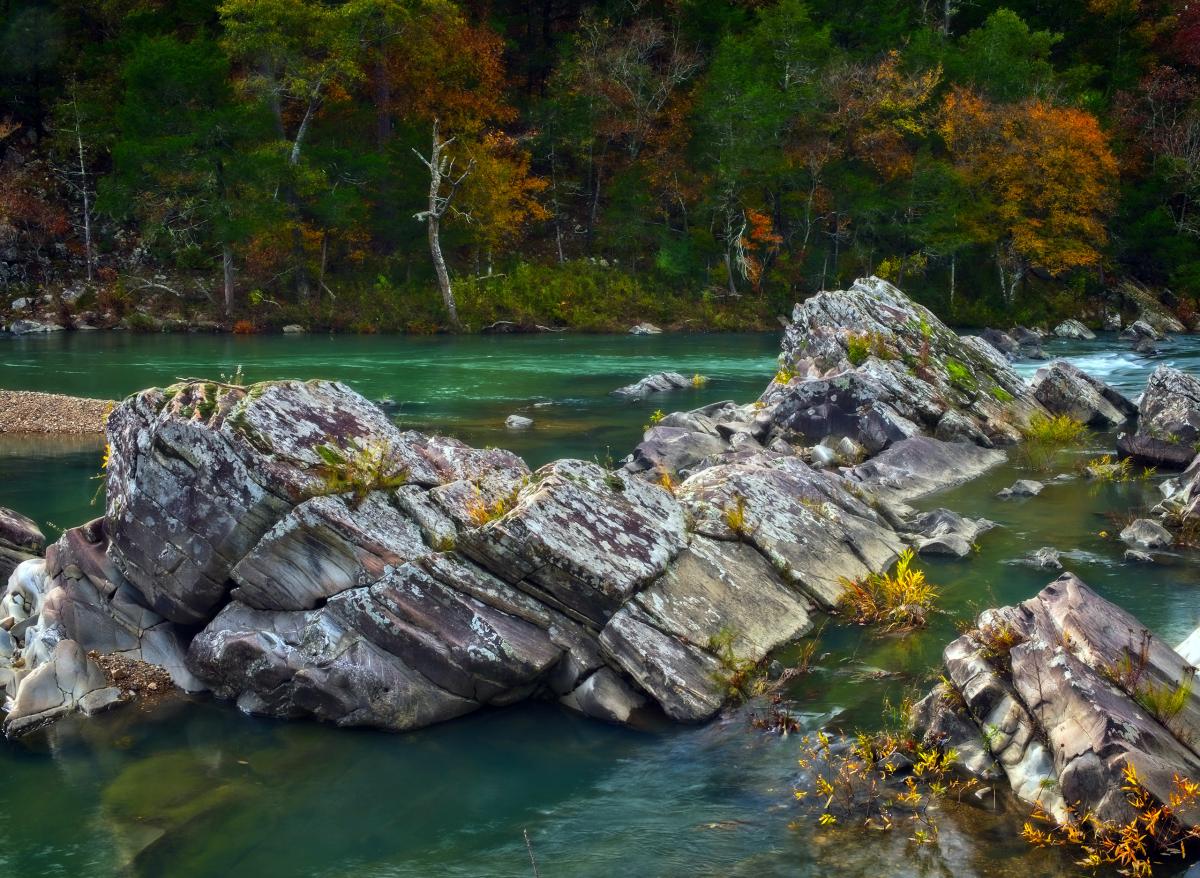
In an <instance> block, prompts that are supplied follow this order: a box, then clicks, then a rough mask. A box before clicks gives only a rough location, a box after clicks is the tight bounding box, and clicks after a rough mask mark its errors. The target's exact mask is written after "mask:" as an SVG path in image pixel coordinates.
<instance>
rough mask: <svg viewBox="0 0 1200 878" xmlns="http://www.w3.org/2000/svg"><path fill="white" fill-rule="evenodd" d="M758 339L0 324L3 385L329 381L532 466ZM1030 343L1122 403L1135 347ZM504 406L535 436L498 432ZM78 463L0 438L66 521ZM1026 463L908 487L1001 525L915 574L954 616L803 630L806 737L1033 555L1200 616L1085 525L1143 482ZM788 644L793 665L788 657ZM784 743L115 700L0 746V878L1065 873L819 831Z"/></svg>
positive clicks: (926, 677) (913, 665) (1056, 861)
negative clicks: (1111, 480)
mask: <svg viewBox="0 0 1200 878" xmlns="http://www.w3.org/2000/svg"><path fill="white" fill-rule="evenodd" d="M776 345H777V339H776V338H775V337H774V336H687V337H680V336H676V337H667V338H652V339H636V338H612V337H580V336H571V337H563V336H556V337H532V338H498V339H454V340H440V339H439V340H411V339H393V338H368V339H355V338H337V339H326V338H302V339H281V338H274V339H248V340H247V339H227V338H203V337H196V336H191V337H179V336H164V337H161V338H160V337H157V336H155V337H146V336H128V335H118V334H95V335H90V336H88V335H75V336H64V337H60V338H52V339H34V340H24V339H20V340H11V339H3V340H0V386H4V387H26V388H36V389H46V390H55V391H61V392H69V393H86V394H89V395H97V396H117V395H122V394H125V393H128V392H130V391H132V390H135V389H137V388H140V387H142V386H145V385H148V384H164V383H168V382H170V381H172V380H173V379H174V378H176V377H180V376H190V375H194V374H197V373H199V374H204V375H212V374H214V373H215V372H221V371H230V370H231V369H232V367H233V366H234V365H236V364H238V363H241V364H242V365H243V366H244V367H245V369H246V373H247V376H248V377H249V378H250V379H252V380H253V379H258V378H268V377H270V378H274V377H313V376H320V377H333V378H339V379H342V380H346V381H348V382H349V383H350V384H351V385H352V386H354V387H355V388H357V389H359V390H360V391H362V392H363V393H365V394H367V395H368V396H371V397H375V398H377V397H380V396H384V395H390V396H391V397H393V398H394V399H395V400H396V401H397V403H398V404H399V405H400V407H401V408H400V419H401V421H402V422H403V423H406V424H411V425H414V426H421V427H423V428H429V429H439V430H442V431H445V432H449V433H452V434H455V435H459V436H461V437H463V438H464V439H467V440H468V441H471V442H474V443H477V444H494V445H506V446H509V447H513V448H514V449H516V450H518V451H520V452H521V453H523V454H525V455H526V456H527V457H528V458H529V460H530V462H531V463H532V464H534V465H537V464H539V463H542V462H545V461H546V460H549V459H552V458H554V457H558V456H562V455H574V456H580V457H585V458H592V457H600V458H603V457H604V456H605V455H606V454H607V453H608V452H607V449H609V448H611V453H612V456H613V457H620V456H621V455H623V454H624V453H625V452H626V451H627V450H628V449H629V448H630V447H631V446H632V444H633V443H634V442H635V441H636V438H637V436H638V434H639V432H640V428H641V425H642V424H644V423H645V422H646V421H647V420H648V418H649V414H650V413H651V412H652V411H653V410H654V409H655V408H662V409H664V410H667V411H670V410H673V409H679V408H684V407H692V406H695V405H699V404H702V403H704V402H708V401H713V400H716V399H723V398H735V399H738V400H749V399H752V398H754V397H755V396H757V394H758V393H759V391H760V390H761V389H762V387H763V386H764V385H765V383H766V381H768V380H769V378H770V376H771V373H772V371H773V368H774V357H775V353H776ZM1047 347H1048V351H1049V352H1050V353H1051V354H1052V355H1054V356H1067V357H1069V358H1070V359H1072V360H1073V361H1074V362H1076V363H1077V364H1079V365H1080V366H1082V367H1083V368H1085V369H1087V370H1088V371H1090V372H1092V373H1093V374H1095V375H1097V376H1098V377H1101V378H1104V379H1105V380H1107V381H1109V382H1111V383H1113V384H1115V385H1117V386H1118V387H1120V388H1121V389H1122V390H1124V391H1125V392H1127V393H1129V394H1131V395H1135V394H1136V393H1138V392H1139V391H1140V390H1141V388H1142V386H1144V383H1145V379H1146V377H1147V375H1148V374H1149V370H1150V369H1151V368H1153V366H1154V365H1155V361H1146V360H1141V359H1139V358H1135V357H1133V356H1132V355H1130V354H1129V353H1128V352H1127V351H1125V350H1124V349H1123V346H1119V345H1117V344H1116V343H1115V341H1114V340H1113V339H1102V340H1100V341H1098V342H1094V343H1088V342H1069V343H1068V342H1053V343H1051V344H1049V345H1048V346H1047ZM1159 361H1166V362H1172V363H1175V364H1176V365H1178V366H1180V367H1181V368H1186V369H1189V370H1192V371H1197V372H1200V344H1197V343H1196V342H1195V341H1193V340H1191V339H1185V340H1180V341H1177V342H1173V343H1172V344H1171V345H1168V346H1164V348H1163V356H1162V358H1161V359H1160V360H1159ZM664 368H673V369H676V370H678V371H681V372H685V373H687V374H691V373H693V372H701V373H704V374H706V375H708V376H709V377H710V379H711V380H710V383H709V385H708V386H707V387H706V388H704V389H703V390H698V391H692V390H689V391H684V392H681V393H678V394H673V395H666V396H663V397H660V398H658V399H652V400H650V401H648V402H646V403H639V404H633V405H630V404H627V403H623V402H619V401H618V400H615V399H613V398H611V397H609V396H608V391H609V390H611V389H612V388H613V387H616V386H618V385H620V384H623V383H626V382H627V381H630V380H634V379H636V378H638V377H641V376H642V375H644V374H646V373H648V372H651V371H656V370H658V369H664ZM1020 368H1021V369H1022V370H1023V371H1025V372H1026V373H1031V372H1032V371H1033V369H1034V368H1036V364H1022V365H1021V366H1020ZM538 403H549V404H548V405H545V404H543V405H541V406H538ZM514 411H522V412H524V413H531V416H532V417H534V418H535V420H537V422H538V426H537V427H536V428H535V429H534V430H533V431H531V432H530V433H528V434H508V433H506V432H505V431H504V430H503V427H502V426H501V425H502V422H503V419H504V417H505V416H506V415H507V414H510V413H512V412H514ZM1111 446H1112V437H1111V436H1098V437H1095V438H1094V440H1093V442H1092V443H1091V447H1090V448H1088V449H1084V450H1082V451H1080V452H1079V453H1077V454H1071V455H1065V456H1064V457H1063V459H1062V460H1060V461H1058V465H1057V467H1056V468H1055V469H1054V470H1053V471H1052V472H1051V473H1050V474H1049V475H1054V474H1056V473H1068V474H1069V473H1071V472H1072V471H1073V469H1074V465H1075V463H1076V462H1077V461H1078V460H1079V459H1082V458H1084V457H1086V456H1087V455H1089V454H1096V453H1100V452H1102V451H1105V450H1109V449H1111ZM97 468H98V456H97V449H96V447H95V443H93V442H91V441H90V440H89V441H84V442H79V441H76V440H70V441H63V442H54V441H46V440H45V439H37V440H35V441H30V440H16V439H11V438H9V439H3V440H0V505H7V506H12V507H14V508H18V509H22V510H24V511H26V512H27V513H30V514H33V515H35V516H36V517H38V518H39V519H40V520H42V521H44V522H47V521H48V522H53V523H56V524H60V525H62V526H70V525H73V524H76V523H78V522H80V521H83V520H84V519H86V518H88V517H91V516H93V515H94V514H95V511H96V510H95V508H93V507H91V506H90V505H89V501H90V499H91V498H92V496H93V494H94V493H95V489H96V486H97V484H98V483H97V482H95V481H92V480H91V478H90V477H91V476H92V475H94V474H95V471H96V469H97ZM1027 475H1029V473H1028V472H1027V471H1026V470H1024V469H1023V468H1022V466H1021V463H1020V461H1019V460H1014V461H1013V462H1011V463H1010V464H1008V465H1006V466H1004V467H1001V468H999V469H998V470H996V471H994V472H992V473H989V474H988V475H987V476H985V477H984V478H982V479H979V480H977V481H975V482H972V483H970V484H968V485H965V486H962V487H959V488H956V489H953V490H951V491H948V492H944V493H943V494H942V495H940V496H935V497H932V498H928V499H927V500H926V501H924V502H923V504H922V505H924V506H937V505H945V506H949V507H951V508H954V509H956V510H958V511H960V512H963V513H967V514H972V515H985V516H987V517H988V518H991V519H992V520H994V521H996V522H997V523H998V524H999V525H1000V527H999V528H997V529H996V530H994V531H992V532H991V533H989V534H987V535H985V536H984V537H982V538H981V540H980V551H979V552H978V554H977V555H976V556H974V557H973V558H971V559H968V560H966V561H949V560H940V561H930V562H928V563H926V564H925V566H926V568H927V570H928V572H929V575H930V578H931V579H932V580H933V581H935V582H936V583H937V584H939V585H940V586H941V588H942V592H943V601H942V605H943V607H944V609H945V610H946V613H945V614H944V615H940V616H937V617H936V618H935V620H934V622H933V624H932V625H931V627H930V629H929V630H928V631H926V632H922V633H919V634H916V635H912V636H908V637H904V638H900V637H895V638H877V637H874V636H872V635H870V634H868V633H864V632H863V631H861V630H859V629H851V628H843V627H838V626H834V625H829V626H826V627H825V628H824V630H822V631H821V632H820V634H819V640H820V645H819V648H818V654H819V655H822V656H823V657H822V658H821V659H820V660H819V661H818V662H817V663H816V668H815V669H814V671H813V672H812V673H810V674H808V675H805V676H802V677H799V678H797V679H796V680H795V681H794V682H793V684H792V685H791V688H790V690H789V692H788V695H789V702H788V703H789V706H790V709H792V710H794V711H795V712H796V713H797V715H798V716H800V718H801V719H802V722H803V724H804V725H805V727H806V728H817V727H826V728H838V727H843V728H853V727H856V726H865V727H871V726H874V725H877V724H878V722H879V717H880V707H881V704H882V703H883V701H884V700H885V699H891V700H892V701H898V700H899V699H900V698H901V697H902V696H903V695H904V694H905V692H906V691H910V690H913V689H915V688H926V687H928V685H929V683H930V672H931V671H932V669H933V668H934V666H935V665H936V663H937V661H938V656H939V653H940V651H941V648H942V646H943V645H944V644H945V643H946V642H947V641H948V640H949V639H950V638H952V637H953V636H954V630H955V627H954V626H955V622H956V620H959V619H965V618H967V617H969V616H970V615H971V614H972V613H973V612H974V611H975V610H977V609H979V608H982V607H984V606H987V605H991V604H995V603H999V602H1013V601H1017V600H1022V599H1024V598H1026V597H1029V596H1030V595H1032V594H1033V593H1035V592H1036V591H1037V590H1038V589H1039V588H1040V587H1041V586H1042V585H1044V584H1045V583H1046V582H1047V581H1048V580H1049V579H1050V578H1052V577H1051V575H1050V574H1048V573H1046V572H1044V571H1038V570H1034V569H1033V568H1031V567H1029V566H1027V565H1025V564H1022V563H1020V559H1021V558H1022V557H1023V556H1025V555H1026V554H1027V553H1028V552H1030V551H1032V550H1034V549H1036V548H1038V547H1040V546H1045V545H1049V546H1054V547H1056V548H1058V549H1060V550H1062V551H1064V552H1066V553H1067V554H1066V555H1065V556H1064V563H1065V564H1066V566H1067V568H1068V569H1070V570H1072V571H1074V572H1076V573H1078V574H1079V575H1080V576H1082V577H1083V578H1084V579H1085V580H1086V581H1087V582H1089V583H1090V584H1091V585H1092V586H1093V587H1095V588H1097V589H1098V590H1099V591H1100V592H1101V593H1103V594H1104V595H1106V596H1107V597H1109V598H1111V599H1113V600H1115V601H1117V602H1118V603H1120V604H1121V605H1122V606H1125V607H1127V608H1128V609H1130V610H1131V611H1133V612H1134V613H1135V614H1137V615H1138V616H1139V617H1140V618H1141V619H1142V620H1143V621H1145V622H1146V623H1147V624H1148V625H1150V626H1151V627H1152V628H1154V629H1155V630H1156V631H1157V632H1158V633H1160V634H1161V635H1163V636H1164V637H1166V638H1167V639H1168V640H1170V641H1172V642H1174V641H1176V640H1178V639H1180V638H1182V637H1183V635H1185V634H1186V633H1187V632H1188V631H1190V630H1191V629H1192V628H1193V627H1194V626H1195V625H1196V624H1197V623H1198V622H1200V576H1197V573H1196V569H1197V568H1196V566H1195V563H1194V559H1193V558H1191V557H1188V556H1185V555H1183V554H1178V555H1173V556H1168V557H1167V558H1166V563H1164V564H1163V565H1160V566H1156V567H1152V568H1146V567H1131V566H1128V565H1126V564H1124V563H1123V562H1122V560H1121V556H1122V548H1123V547H1121V546H1120V545H1118V544H1116V543H1114V542H1113V541H1111V540H1109V539H1105V538H1103V537H1102V536H1101V535H1100V534H1101V532H1102V531H1105V530H1110V529H1111V528H1112V522H1113V516H1120V515H1124V514H1128V513H1129V512H1130V511H1133V510H1137V509H1139V508H1141V507H1144V506H1148V505H1150V504H1152V503H1153V502H1155V501H1156V499H1157V487H1156V485H1155V484H1153V483H1132V484H1127V485H1117V486H1113V485H1108V486H1101V487H1100V488H1097V487H1096V486H1094V485H1091V484H1088V483H1086V482H1084V481H1082V480H1079V479H1071V480H1068V481H1063V482H1058V483H1054V484H1051V485H1049V486H1048V487H1047V488H1046V490H1045V491H1044V492H1043V493H1042V495H1041V496H1039V497H1036V498H1029V499H1020V500H1013V501H1000V500H997V499H995V498H994V496H993V495H994V493H995V491H997V490H998V489H999V488H1001V487H1004V486H1006V485H1008V484H1010V483H1011V482H1012V481H1013V480H1015V479H1016V478H1019V477H1022V476H1027ZM792 652H793V653H794V648H793V650H792ZM781 658H782V660H783V661H784V662H785V664H786V663H787V659H788V658H789V652H788V651H785V652H784V654H783V655H782V656H781ZM755 707H756V705H751V706H750V709H751V710H753V709H754V708H755ZM798 749H799V742H798V740H797V737H796V736H792V737H791V738H782V739H781V738H778V737H775V736H770V735H765V734H763V733H760V732H757V731H754V730H752V729H751V728H750V726H749V722H748V713H747V711H746V710H743V711H739V712H734V713H733V714H731V715H730V716H729V717H727V718H725V719H723V720H721V721H718V722H716V723H713V724H710V725H708V726H705V727H701V728H676V729H669V730H664V731H658V732H634V731H629V730H625V729H618V728H612V727H608V726H604V725H601V724H599V723H595V722H591V721H588V720H584V719H580V718H577V717H575V716H572V715H569V714H567V713H565V712H563V711H561V710H559V709H557V708H556V707H554V706H552V705H545V704H538V705H527V706H519V707H515V708H511V709H508V710H504V711H494V712H485V713H481V714H478V715H475V716H472V717H467V718H465V719H463V720H459V721H455V722H452V723H448V724H445V725H442V726H438V727H435V728H432V729H427V730H424V731H421V732H417V733H412V734H406V735H389V734H382V733H377V732H369V731H344V730H334V729H330V728H326V727H322V726H319V725H316V724H311V723H279V722H271V721H266V720H259V719H253V718H250V717H244V716H241V715H239V714H238V713H237V712H235V711H234V710H232V709H229V708H227V707H225V706H224V705H221V704H217V703H212V702H199V703H190V702H183V703H177V704H168V705H165V706H162V707H160V708H158V709H157V710H156V711H154V712H153V713H151V714H144V713H141V712H139V711H138V710H136V709H127V710H124V711H117V712H115V713H112V714H110V715H107V716H105V717H101V718H99V719H97V720H93V721H89V722H87V723H82V722H71V723H61V724H59V725H58V726H57V727H55V728H54V729H53V730H52V732H51V733H50V734H49V735H48V736H47V737H45V738H43V739H40V740H36V741H32V742H28V743H21V744H0V777H3V778H4V782H3V783H2V784H0V816H3V817H4V818H5V819H4V826H5V832H4V843H3V844H0V874H3V875H25V874H40V875H72V876H74V875H87V876H110V875H114V876H115V875H126V874H133V875H140V876H150V875H155V876H158V875H161V876H227V875H257V876H263V878H267V876H275V875H280V876H285V875H312V876H330V878H333V876H338V878H342V876H345V878H349V876H355V878H358V876H379V878H383V876H406V878H407V876H413V878H416V876H434V875H454V876H475V875H489V876H490V875H499V876H530V875H532V874H533V869H532V867H531V865H530V862H529V853H528V851H527V849H526V845H525V841H524V838H523V835H522V833H523V831H526V830H527V831H528V833H529V837H530V839H531V843H532V846H533V849H534V854H535V856H536V858H537V861H538V867H539V870H540V874H541V875H542V876H546V878H551V876H612V875H618V874H623V875H629V876H643V875H645V876H676V875H703V876H725V875H731V876H785V875H787V876H797V875H799V876H825V875H839V876H840V875H846V876H863V878H891V876H896V878H900V876H909V875H923V876H993V875H994V876H1001V875H1011V874H1014V873H1017V874H1021V875H1022V876H1028V878H1040V876H1047V878H1049V876H1067V875H1073V874H1076V870H1075V868H1074V867H1073V866H1072V865H1071V863H1070V861H1069V860H1068V859H1066V858H1064V857H1062V856H1060V855H1059V854H1057V853H1055V852H1038V851H1030V850H1028V849H1026V848H1025V847H1024V846H1023V845H1022V844H1021V843H1019V842H1018V841H1017V840H1016V839H1015V832H1016V830H1017V828H1018V827H1019V823H1018V822H1017V821H1016V817H1015V815H1011V814H1010V815H1007V816H1006V815H994V814H989V813H987V812H985V811H983V810H980V809H976V808H972V807H968V806H965V805H963V806H951V807H948V809H947V813H946V814H945V815H944V816H943V818H942V820H941V824H942V833H941V837H940V840H939V842H938V845H937V846H936V847H933V848H921V849H918V848H916V847H915V846H913V845H912V844H911V843H910V842H909V841H908V840H907V838H906V833H903V832H895V833H891V834H865V833H854V832H850V831H844V830H843V831H835V832H828V831H824V832H817V831H815V830H814V829H813V827H812V824H811V820H809V819H805V818H804V817H803V815H801V814H800V813H799V812H798V811H797V810H796V808H795V806H794V804H793V803H792V801H791V796H790V793H791V783H792V777H793V774H794V768H795V760H796V757H797V755H798Z"/></svg>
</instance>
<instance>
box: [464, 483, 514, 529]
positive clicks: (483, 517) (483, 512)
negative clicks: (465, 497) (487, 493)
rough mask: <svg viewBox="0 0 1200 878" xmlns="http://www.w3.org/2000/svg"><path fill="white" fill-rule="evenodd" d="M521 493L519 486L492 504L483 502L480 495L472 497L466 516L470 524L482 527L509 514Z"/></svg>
mask: <svg viewBox="0 0 1200 878" xmlns="http://www.w3.org/2000/svg"><path fill="white" fill-rule="evenodd" d="M520 493H521V486H519V485H518V486H517V487H516V488H513V489H512V491H511V492H509V493H508V494H507V495H505V496H504V497H499V498H497V499H496V500H495V501H493V502H492V503H487V502H485V501H484V499H483V497H482V495H481V496H479V497H474V498H472V499H471V502H469V503H468V504H467V515H468V516H469V517H470V519H471V523H472V524H474V525H475V526H476V527H483V526H484V525H485V524H487V523H488V522H490V521H495V520H496V519H497V518H500V517H502V516H504V515H506V514H508V513H509V512H511V511H512V508H513V507H514V506H516V505H517V497H518V496H519V495H520Z"/></svg>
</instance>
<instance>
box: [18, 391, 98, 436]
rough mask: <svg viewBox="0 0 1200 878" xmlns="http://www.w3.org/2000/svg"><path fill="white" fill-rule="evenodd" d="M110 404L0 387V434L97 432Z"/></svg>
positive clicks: (83, 398) (80, 433) (56, 394)
mask: <svg viewBox="0 0 1200 878" xmlns="http://www.w3.org/2000/svg"><path fill="white" fill-rule="evenodd" d="M114 405H116V402H115V401H114V400H111V399H87V398H85V397H78V396H64V395H63V394H59V393H38V392H35V391H29V390H0V433H68V434H72V435H87V434H93V433H94V434H97V435H99V434H101V433H103V432H104V422H105V420H106V419H107V418H108V413H109V412H110V411H112V409H113V406H114Z"/></svg>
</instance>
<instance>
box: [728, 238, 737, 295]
mask: <svg viewBox="0 0 1200 878" xmlns="http://www.w3.org/2000/svg"><path fill="white" fill-rule="evenodd" d="M725 275H726V276H727V277H728V278H729V295H731V296H736V295H737V294H738V291H737V286H736V285H735V284H734V282H733V257H732V256H731V255H730V253H729V248H728V247H726V248H725Z"/></svg>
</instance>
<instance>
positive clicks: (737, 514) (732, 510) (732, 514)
mask: <svg viewBox="0 0 1200 878" xmlns="http://www.w3.org/2000/svg"><path fill="white" fill-rule="evenodd" d="M721 518H722V519H723V520H724V522H725V526H726V527H727V528H729V529H730V530H731V531H733V533H734V535H736V536H737V537H739V538H741V539H745V538H746V537H748V536H750V526H749V523H748V522H747V520H746V498H745V497H742V496H737V497H735V498H734V499H733V502H732V503H731V504H729V505H728V506H726V507H725V509H724V510H723V511H722V512H721Z"/></svg>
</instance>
